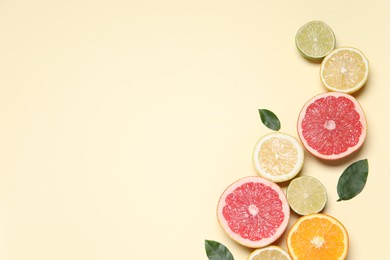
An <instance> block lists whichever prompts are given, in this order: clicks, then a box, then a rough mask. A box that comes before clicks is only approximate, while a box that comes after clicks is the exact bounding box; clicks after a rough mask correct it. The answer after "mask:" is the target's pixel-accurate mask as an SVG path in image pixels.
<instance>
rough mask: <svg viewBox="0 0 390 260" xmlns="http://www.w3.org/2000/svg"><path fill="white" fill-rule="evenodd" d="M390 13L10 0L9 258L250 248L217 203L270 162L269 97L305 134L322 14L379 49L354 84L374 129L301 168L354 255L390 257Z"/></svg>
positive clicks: (196, 255)
mask: <svg viewBox="0 0 390 260" xmlns="http://www.w3.org/2000/svg"><path fill="white" fill-rule="evenodd" d="M389 11H390V2H389V1H385V0H383V1H369V2H364V1H351V0H347V1H336V0H332V1H326V2H319V1H318V2H315V1H309V0H307V1H262V0H245V1H230V0H225V1H220V0H214V1H213V0H207V1H204V0H198V1H179V0H177V1H174V0H167V1H132V0H130V1H119V0H111V1H103V0H100V1H88V0H78V1H69V0H68V1H44V0H35V1H27V0H24V1H23V0H12V1H11V0H2V1H0V33H1V35H0V37H1V38H0V91H1V92H0V131H1V132H0V133H1V135H0V258H1V259H7V260H16V259H17V260H35V259H39V260H46V259H50V260H53V259H54V260H62V259H72V260H78V259H83V260H89V259H91V260H92V259H105V260H106V259H107V260H113V259H115V260H116V259H118V260H119V259H137V260H138V259H142V260H144V259H145V260H149V259H150V260H151V259H191V260H192V259H193V260H198V259H207V257H206V254H205V251H204V239H213V240H218V241H220V242H222V243H224V244H225V245H226V246H228V247H229V248H230V250H231V251H232V253H233V254H234V256H235V258H236V259H237V260H240V259H246V257H247V255H248V254H249V252H250V251H251V250H249V249H245V248H243V247H241V246H239V245H237V244H236V243H235V242H233V241H231V240H230V239H229V238H228V237H227V236H226V235H225V234H224V233H223V231H222V229H221V228H220V227H219V225H218V223H217V219H216V213H215V211H216V204H217V201H218V198H219V195H220V194H221V193H222V191H223V190H224V189H225V188H226V187H227V186H228V185H229V184H230V183H231V182H233V181H235V180H236V179H238V178H241V177H244V176H247V175H256V173H255V171H254V169H253V166H252V162H251V154H252V149H253V146H254V144H255V142H256V141H257V139H258V138H259V137H261V136H262V135H263V134H266V133H268V132H269V130H268V129H267V128H265V127H264V126H263V125H262V124H261V123H260V119H259V116H258V112H257V109H258V108H268V109H271V110H273V111H274V112H275V113H276V114H277V115H278V116H279V118H280V120H281V122H282V129H281V131H284V132H289V133H292V134H293V135H295V136H297V133H296V129H295V125H296V118H297V116H298V113H299V111H300V108H301V107H302V106H303V104H304V102H305V101H306V100H308V99H309V98H311V97H312V96H314V95H315V94H318V93H321V92H324V91H325V89H324V88H323V87H322V86H321V83H320V80H319V76H318V73H319V64H315V63H310V62H308V61H307V60H305V59H304V58H302V57H301V56H300V55H299V53H298V51H297V50H296V48H295V43H294V37H295V33H296V31H297V30H298V28H299V27H300V26H301V25H303V24H304V23H306V22H308V21H310V20H323V21H325V22H326V23H327V24H328V25H330V26H331V27H332V28H333V30H334V32H335V34H336V37H337V45H338V46H345V45H349V46H355V47H357V48H359V49H361V50H362V51H363V52H364V53H365V54H366V55H367V57H368V58H369V60H370V66H371V73H370V79H369V82H368V83H367V85H366V87H365V88H364V90H362V91H360V92H359V93H358V94H357V95H356V97H357V98H358V100H359V101H360V103H361V104H362V106H363V107H364V109H365V111H366V115H367V119H368V125H369V134H368V137H367V140H366V143H365V145H364V147H363V148H362V149H361V151H360V152H359V153H357V154H356V155H354V156H352V157H350V158H348V159H347V160H344V161H341V162H338V163H326V162H323V161H320V160H317V159H314V158H313V157H311V156H310V155H309V154H306V163H305V165H304V168H303V170H302V174H306V175H312V176H315V177H317V178H319V179H320V180H321V181H322V182H323V183H324V185H325V186H326V187H327V190H328V196H329V203H328V206H327V208H326V210H325V212H326V213H328V214H331V215H333V216H335V217H336V218H338V219H339V220H340V221H342V222H343V223H344V224H345V226H346V227H347V229H348V231H349V234H350V242H351V246H350V254H349V257H348V259H349V260H367V259H388V247H389V246H390V244H389V240H388V234H389V231H390V228H389V222H388V221H389V218H390V215H389V213H388V189H389V180H390V178H389V173H388V168H389V160H388V158H387V157H388V154H389V153H388V147H389V144H390V141H389V138H388V133H389V123H388V118H389V114H388V112H389V93H390V92H389V86H390V73H389V60H390V54H389V51H388V48H389V41H390V30H389V29H388V25H389V24H390V16H389ZM363 158H368V159H369V163H370V174H369V178H368V183H367V185H366V188H365V190H364V191H363V192H362V193H361V194H360V195H359V196H358V197H356V198H354V199H353V200H351V201H346V202H338V203H337V202H336V199H337V192H336V184H337V180H338V177H339V175H340V174H341V173H342V171H343V170H344V168H346V167H347V166H348V165H349V164H350V163H352V162H353V161H355V160H358V159H363ZM284 188H285V187H284ZM295 218H296V216H293V218H292V221H293V220H294V219H295ZM278 244H279V245H281V246H283V247H285V241H284V238H283V239H281V240H280V241H278Z"/></svg>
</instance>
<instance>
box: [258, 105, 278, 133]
mask: <svg viewBox="0 0 390 260" xmlns="http://www.w3.org/2000/svg"><path fill="white" fill-rule="evenodd" d="M259 114H260V119H261V122H263V124H264V125H265V126H266V127H268V128H269V129H272V130H274V131H278V130H279V129H280V121H279V118H278V117H277V116H276V115H275V114H274V113H273V112H272V111H269V110H268V109H259Z"/></svg>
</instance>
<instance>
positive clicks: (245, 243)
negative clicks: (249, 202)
mask: <svg viewBox="0 0 390 260" xmlns="http://www.w3.org/2000/svg"><path fill="white" fill-rule="evenodd" d="M249 182H254V183H263V184H265V185H266V186H268V187H270V188H271V189H273V190H274V191H276V192H277V193H278V195H279V199H280V201H281V202H282V211H283V213H284V218H283V221H282V223H281V224H280V225H279V227H278V228H277V229H276V233H275V234H274V235H273V236H271V237H268V238H264V239H262V240H259V241H251V240H249V239H245V238H243V237H241V236H240V235H239V234H236V233H234V232H233V231H232V230H231V229H230V227H229V225H228V222H227V221H226V219H225V218H224V217H223V207H224V206H225V205H226V202H225V199H226V197H227V196H228V195H229V194H230V193H231V192H233V191H234V190H235V189H236V188H237V187H239V186H241V185H243V184H245V183H249ZM217 219H218V222H219V224H220V225H221V227H222V229H223V230H224V231H225V233H226V234H227V235H228V236H229V237H230V238H231V239H233V240H234V241H236V242H237V243H239V244H241V245H243V246H246V247H249V248H261V247H265V246H268V245H270V244H271V243H273V242H274V241H276V240H277V239H278V238H279V237H280V236H281V235H282V234H283V233H284V231H285V230H286V228H287V225H288V221H289V219H290V206H289V205H288V202H287V198H286V196H285V194H284V192H283V191H282V189H281V188H280V187H279V186H278V185H277V184H276V183H274V182H272V181H269V180H267V179H265V178H261V177H258V176H247V177H244V178H241V179H239V180H237V181H235V182H233V183H232V184H231V185H229V186H228V187H227V188H226V189H225V191H224V192H223V193H222V195H221V197H220V198H219V201H218V206H217Z"/></svg>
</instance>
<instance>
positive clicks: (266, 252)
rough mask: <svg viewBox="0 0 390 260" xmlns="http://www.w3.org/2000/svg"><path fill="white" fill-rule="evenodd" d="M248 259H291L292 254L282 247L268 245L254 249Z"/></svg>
mask: <svg viewBox="0 0 390 260" xmlns="http://www.w3.org/2000/svg"><path fill="white" fill-rule="evenodd" d="M248 260H291V257H290V255H289V254H288V253H287V251H286V250H284V249H283V248H281V247H278V246H267V247H263V248H259V249H256V250H255V251H253V252H252V253H251V254H250V255H249V257H248Z"/></svg>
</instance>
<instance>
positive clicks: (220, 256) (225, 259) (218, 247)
mask: <svg viewBox="0 0 390 260" xmlns="http://www.w3.org/2000/svg"><path fill="white" fill-rule="evenodd" d="M204 246H205V248H206V254H207V256H208V258H209V260H234V258H233V255H232V253H230V251H229V249H227V248H226V247H225V246H224V245H222V244H221V243H219V242H217V241H213V240H205V241H204Z"/></svg>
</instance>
